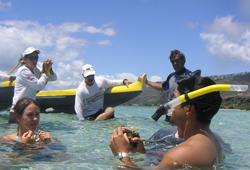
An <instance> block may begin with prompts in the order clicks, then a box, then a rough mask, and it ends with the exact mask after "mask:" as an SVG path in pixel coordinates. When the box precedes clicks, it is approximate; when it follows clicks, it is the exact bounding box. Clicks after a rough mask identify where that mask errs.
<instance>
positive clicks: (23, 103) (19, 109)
mask: <svg viewBox="0 0 250 170" xmlns="http://www.w3.org/2000/svg"><path fill="white" fill-rule="evenodd" d="M30 104H34V105H36V106H38V107H39V108H40V106H39V103H38V102H37V101H35V100H33V99H31V98H28V97H24V98H21V99H20V100H18V101H17V103H16V105H15V106H14V112H15V114H19V115H20V116H22V115H23V112H24V110H25V109H26V108H27V107H28V106H29V105H30Z"/></svg>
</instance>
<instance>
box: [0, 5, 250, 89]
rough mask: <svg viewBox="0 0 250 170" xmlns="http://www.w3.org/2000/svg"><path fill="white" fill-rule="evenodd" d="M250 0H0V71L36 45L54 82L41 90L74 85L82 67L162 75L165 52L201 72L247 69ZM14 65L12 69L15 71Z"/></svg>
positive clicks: (108, 73)
mask: <svg viewBox="0 0 250 170" xmlns="http://www.w3.org/2000/svg"><path fill="white" fill-rule="evenodd" d="M249 6H250V1H248V0H221V1H218V0H202V1H200V0H190V1H184V0H183V1H182V0H73V1H69V0H60V1H59V0H54V1H53V0H52V1H48V0H43V1H34V0H22V1H19V0H0V46H1V50H0V57H1V62H0V73H2V74H6V73H8V72H9V71H10V70H11V68H13V67H14V65H15V64H16V63H17V61H18V59H19V58H20V56H21V54H22V52H23V50H24V49H25V48H27V47H28V46H34V47H35V48H38V49H40V50H41V54H40V55H39V65H41V63H42V62H43V60H45V59H46V58H50V59H52V60H53V63H54V64H53V69H54V70H55V72H56V73H57V74H58V81H57V82H53V83H49V84H48V85H47V87H46V89H49V90H52V89H71V88H77V86H78V85H79V84H80V82H81V81H82V80H83V78H82V76H81V74H82V71H81V68H82V66H83V65H84V64H92V65H93V66H94V68H95V70H96V75H97V76H105V77H109V78H114V79H120V78H127V79H129V80H132V81H136V80H137V78H138V76H140V75H141V74H143V73H146V74H147V77H148V79H149V80H152V81H162V80H165V79H166V78H167V76H168V74H170V73H171V72H173V71H174V70H173V68H172V65H171V63H170V61H169V59H168V57H169V54H170V51H171V50H174V49H178V50H180V51H182V52H183V53H184V54H185V56H186V60H187V61H186V64H185V66H186V68H188V69H189V70H191V71H195V70H197V69H201V70H202V75H203V76H207V75H218V74H230V73H239V72H245V71H249V69H248V68H249V66H250V22H249V21H250V10H249V9H248V8H249ZM15 73H16V70H15V71H14V72H13V73H12V75H15Z"/></svg>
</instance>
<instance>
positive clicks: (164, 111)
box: [152, 75, 248, 121]
mask: <svg viewBox="0 0 250 170" xmlns="http://www.w3.org/2000/svg"><path fill="white" fill-rule="evenodd" d="M190 77H192V75H191V76H190ZM247 89H248V85H230V84H214V85H210V86H207V87H204V88H201V89H198V90H195V91H192V92H189V93H187V94H183V95H181V96H179V97H178V98H175V99H173V100H171V101H170V102H168V103H165V104H164V105H163V106H161V107H160V108H158V109H157V110H156V112H155V113H154V114H153V115H152V119H154V120H155V121H157V120H158V119H159V118H160V117H161V116H162V115H168V116H171V114H172V112H173V109H174V107H175V106H177V105H179V104H181V103H184V102H186V101H187V100H191V99H194V98H196V97H199V96H202V95H204V94H207V93H211V92H216V91H237V92H243V91H246V90H247Z"/></svg>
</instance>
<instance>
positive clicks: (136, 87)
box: [108, 74, 147, 93]
mask: <svg viewBox="0 0 250 170" xmlns="http://www.w3.org/2000/svg"><path fill="white" fill-rule="evenodd" d="M146 78H147V75H146V74H143V75H142V76H141V81H137V82H135V83H132V84H129V86H128V87H127V86H126V85H122V86H115V87H112V88H110V89H109V90H108V93H124V92H134V91H142V90H143V85H144V83H145V81H146Z"/></svg>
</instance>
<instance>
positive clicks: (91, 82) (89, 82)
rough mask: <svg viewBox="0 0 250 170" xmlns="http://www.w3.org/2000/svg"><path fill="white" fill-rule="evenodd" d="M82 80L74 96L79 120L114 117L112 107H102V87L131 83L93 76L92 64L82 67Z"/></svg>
mask: <svg viewBox="0 0 250 170" xmlns="http://www.w3.org/2000/svg"><path fill="white" fill-rule="evenodd" d="M82 70H83V74H82V76H83V77H84V81H82V82H81V84H80V85H79V86H78V88H77V90H76V96H75V112H76V116H77V117H78V119H79V120H106V119H110V118H114V109H113V108H112V107H108V108H105V109H104V108H103V98H104V89H106V88H110V87H114V86H117V85H126V86H127V87H128V85H129V84H131V83H133V82H132V81H128V80H127V79H124V80H109V79H107V78H104V77H95V70H94V68H93V66H92V65H90V64H86V65H84V66H83V67H82Z"/></svg>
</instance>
